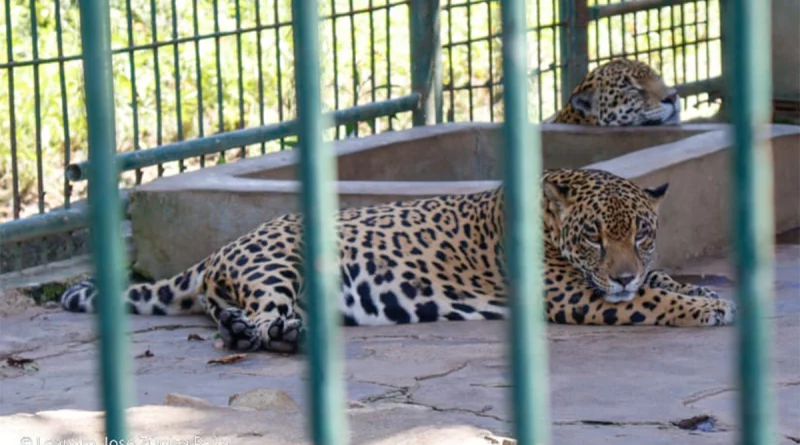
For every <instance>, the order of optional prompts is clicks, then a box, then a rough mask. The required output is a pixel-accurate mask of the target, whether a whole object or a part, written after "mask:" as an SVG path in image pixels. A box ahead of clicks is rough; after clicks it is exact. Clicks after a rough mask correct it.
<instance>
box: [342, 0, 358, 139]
mask: <svg viewBox="0 0 800 445" xmlns="http://www.w3.org/2000/svg"><path fill="white" fill-rule="evenodd" d="M348 4H349V7H350V8H349V9H348V10H347V13H348V15H349V16H350V72H351V73H352V78H353V106H354V107H355V106H357V105H358V93H359V87H360V79H359V78H358V77H359V76H358V58H357V57H356V56H357V54H356V13H355V5H353V0H348ZM350 136H351V135H349V134H346V135H345V137H350ZM352 136H355V137H358V124H356V125H354V126H353V134H352Z"/></svg>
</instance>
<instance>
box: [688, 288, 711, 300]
mask: <svg viewBox="0 0 800 445" xmlns="http://www.w3.org/2000/svg"><path fill="white" fill-rule="evenodd" d="M686 295H690V296H692V297H703V298H711V299H714V300H716V299H719V294H717V293H716V292H714V291H713V290H711V289H709V288H707V287H705V286H692V287H691V289H689V291H688V292H687V293H686Z"/></svg>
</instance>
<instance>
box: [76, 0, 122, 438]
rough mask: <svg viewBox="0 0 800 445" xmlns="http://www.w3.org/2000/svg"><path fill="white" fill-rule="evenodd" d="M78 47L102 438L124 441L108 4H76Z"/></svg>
mask: <svg viewBox="0 0 800 445" xmlns="http://www.w3.org/2000/svg"><path fill="white" fill-rule="evenodd" d="M80 16H81V47H82V53H83V66H84V89H85V92H86V121H87V125H88V132H89V135H88V140H89V159H90V161H91V163H92V166H93V168H91V169H90V172H89V185H88V190H89V217H90V232H91V241H92V251H93V253H94V254H93V260H94V266H95V274H96V275H95V276H96V277H97V278H96V280H97V281H96V283H97V291H98V298H97V311H98V318H97V322H98V330H99V334H100V365H101V381H102V397H103V404H104V407H105V423H106V424H105V426H106V438H107V439H108V440H117V441H121V440H123V439H126V438H127V434H126V426H125V407H126V406H128V401H129V400H130V394H132V385H133V382H132V381H131V380H130V375H129V372H128V371H129V361H128V353H127V352H128V348H127V346H128V344H127V339H126V338H125V333H126V332H127V321H128V320H127V318H126V316H125V312H124V305H123V299H122V295H121V294H122V292H123V289H124V286H125V281H126V279H125V276H124V274H123V267H124V260H125V252H124V251H123V249H122V237H121V236H120V235H121V234H120V222H121V221H120V219H121V218H120V212H119V209H120V201H119V196H118V192H117V182H118V177H119V173H118V170H117V167H116V165H115V161H114V154H115V153H114V151H115V150H114V147H115V146H116V135H115V128H114V87H113V82H112V73H111V33H110V25H109V6H108V0H95V1H92V2H80Z"/></svg>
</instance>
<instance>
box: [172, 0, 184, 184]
mask: <svg viewBox="0 0 800 445" xmlns="http://www.w3.org/2000/svg"><path fill="white" fill-rule="evenodd" d="M170 6H171V8H172V40H173V41H175V44H174V45H173V46H172V63H173V65H174V67H175V71H174V75H175V123H176V131H177V137H178V140H179V141H182V140H183V110H182V108H183V107H182V106H181V59H180V53H179V48H178V5H177V4H176V0H172V2H171V5H170ZM184 170H186V165H185V163H184V160H183V159H181V160H180V161H178V171H180V172H183V171H184Z"/></svg>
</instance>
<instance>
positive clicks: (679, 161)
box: [130, 123, 800, 278]
mask: <svg viewBox="0 0 800 445" xmlns="http://www.w3.org/2000/svg"><path fill="white" fill-rule="evenodd" d="M727 128H728V127H727V126H726V125H718V124H693V125H680V126H671V127H647V128H619V129H607V128H586V127H577V126H571V125H560V124H548V125H543V126H542V127H541V130H542V146H543V153H542V154H543V161H544V165H545V167H546V168H562V167H566V168H580V167H584V166H586V167H592V168H600V169H603V170H608V171H611V172H614V173H616V174H619V175H621V176H624V177H628V178H631V179H633V180H634V181H636V182H638V183H640V184H643V185H657V184H660V183H663V182H670V184H671V187H670V196H669V198H668V199H667V201H666V202H665V203H664V207H663V210H662V219H661V224H662V230H661V232H660V242H659V246H660V247H659V251H660V261H661V265H662V266H665V267H674V266H677V265H680V264H681V263H682V262H683V261H685V260H686V259H689V258H693V257H696V256H698V255H702V254H704V253H709V252H714V251H718V250H721V249H723V248H724V247H725V246H726V245H727V238H728V236H729V235H728V234H729V232H728V224H727V220H728V218H729V214H730V212H729V210H728V209H729V201H730V199H729V193H730V190H729V161H728V154H727V153H728V151H729V148H730V145H731V141H730V138H729V136H728V133H727ZM501 131H502V126H501V124H491V123H469V124H446V125H437V126H431V127H421V128H413V129H410V130H405V131H398V132H388V133H382V134H379V135H375V136H369V137H365V138H359V139H346V140H343V141H338V142H337V143H335V144H334V146H333V149H334V150H335V151H336V157H337V161H338V162H337V167H338V168H337V170H338V172H337V173H338V178H339V182H338V183H337V185H336V186H337V191H338V193H339V202H340V206H341V207H356V206H365V205H373V204H379V203H385V202H391V201H396V200H406V199H415V198H419V197H426V196H435V195H440V194H449V193H466V192H472V191H478V190H486V189H488V188H491V187H494V186H496V185H497V184H499V182H498V179H499V178H500V177H501V175H502V171H501V167H502V156H501V155H502V135H501ZM769 131H770V133H769V134H768V135H766V136H765V137H766V138H769V140H770V141H771V144H772V147H773V148H772V150H773V157H774V159H775V168H776V170H775V190H776V193H775V195H776V225H777V227H778V229H779V230H784V229H789V228H793V227H798V226H800V187H798V184H800V127H795V126H787V125H774V126H771V127H770V130H769ZM296 163H297V157H296V153H295V152H282V153H275V154H270V155H266V156H262V157H258V158H252V159H247V160H243V161H239V162H236V163H233V164H226V165H219V166H214V167H210V168H207V169H203V170H199V171H194V172H190V173H185V174H182V175H179V176H173V177H168V178H161V179H158V180H156V181H153V182H151V183H149V184H146V185H143V186H140V187H138V188H136V189H135V190H133V191H132V193H131V206H130V214H131V222H132V229H133V240H134V241H133V242H134V245H135V250H136V257H135V262H134V268H135V269H136V270H137V271H138V272H139V273H142V274H143V275H146V276H151V277H153V278H162V277H167V276H170V275H173V274H174V273H177V272H179V271H180V270H182V269H184V268H186V267H188V266H190V265H192V264H194V263H195V262H197V261H199V260H201V259H202V258H203V257H205V256H206V255H208V254H209V253H211V252H213V251H214V250H215V249H217V248H219V247H220V246H222V245H224V244H225V243H227V242H229V241H231V240H233V239H235V238H236V237H238V236H239V235H241V234H243V233H245V232H247V231H249V230H251V229H252V228H254V227H256V226H257V225H259V224H260V223H262V222H264V221H266V220H269V219H271V218H274V217H276V216H279V215H281V214H284V213H287V212H294V211H297V210H298V193H299V183H298V182H297V181H296V180H295V168H296Z"/></svg>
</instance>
